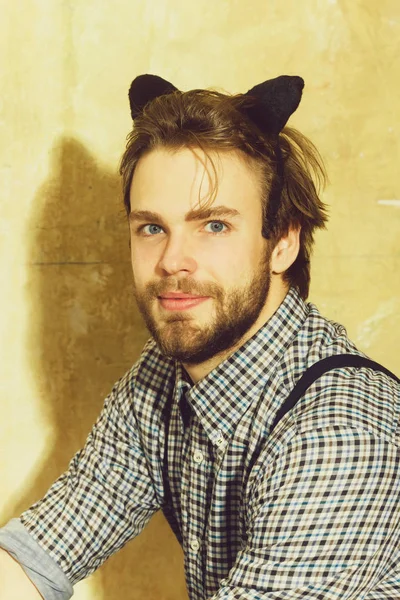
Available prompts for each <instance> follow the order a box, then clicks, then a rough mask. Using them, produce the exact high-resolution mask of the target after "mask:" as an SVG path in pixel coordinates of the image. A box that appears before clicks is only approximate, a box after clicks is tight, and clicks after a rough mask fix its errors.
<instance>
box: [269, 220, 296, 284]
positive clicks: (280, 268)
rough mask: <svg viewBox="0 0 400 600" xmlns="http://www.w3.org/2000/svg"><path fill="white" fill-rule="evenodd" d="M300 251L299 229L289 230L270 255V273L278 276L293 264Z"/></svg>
mask: <svg viewBox="0 0 400 600" xmlns="http://www.w3.org/2000/svg"><path fill="white" fill-rule="evenodd" d="M299 250H300V227H298V228H290V229H289V230H288V232H287V233H286V234H285V235H284V236H282V237H281V239H280V240H279V241H278V242H277V244H276V246H275V247H274V249H273V251H272V255H271V271H272V273H273V274H276V275H280V274H282V273H284V272H285V271H287V270H288V269H289V267H291V265H292V264H293V263H294V261H295V260H296V258H297V255H298V254H299Z"/></svg>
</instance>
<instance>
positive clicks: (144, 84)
mask: <svg viewBox="0 0 400 600" xmlns="http://www.w3.org/2000/svg"><path fill="white" fill-rule="evenodd" d="M176 90H177V88H176V87H175V86H174V85H172V83H170V82H169V81H166V80H165V79H163V78H162V77H158V75H139V76H138V77H135V79H134V80H133V81H132V83H131V87H130V88H129V105H130V108H131V115H132V119H135V118H136V117H137V116H138V115H139V114H140V113H141V112H142V110H143V109H144V107H145V106H146V104H147V103H148V102H150V101H151V100H154V98H158V96H164V95H165V94H170V93H171V92H175V91H176Z"/></svg>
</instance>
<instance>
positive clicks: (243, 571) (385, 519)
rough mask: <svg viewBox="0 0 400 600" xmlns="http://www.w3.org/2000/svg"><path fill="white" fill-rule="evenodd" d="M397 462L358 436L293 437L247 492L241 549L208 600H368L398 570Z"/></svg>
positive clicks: (376, 442) (386, 447)
mask: <svg viewBox="0 0 400 600" xmlns="http://www.w3.org/2000/svg"><path fill="white" fill-rule="evenodd" d="M399 458H400V457H399V449H398V447H397V446H395V445H394V444H393V443H391V442H389V441H386V440H385V439H383V438H381V437H378V436H375V435H374V434H372V433H369V432H368V431H363V430H360V429H356V428H350V427H344V426H334V425H332V426H329V427H325V428H321V429H316V430H313V431H308V432H306V433H302V434H299V433H296V435H295V436H294V437H293V438H292V440H291V442H290V443H289V444H288V446H287V448H286V450H285V451H284V452H282V453H281V454H280V456H279V457H278V458H277V459H276V460H275V461H274V463H271V464H270V465H268V467H267V468H266V470H264V473H263V475H262V476H261V477H258V479H257V482H256V483H255V484H254V488H253V490H252V494H251V500H250V503H249V506H248V511H247V518H248V519H247V539H246V543H245V545H244V547H243V549H242V550H241V551H240V553H239V554H238V557H237V560H236V563H235V565H234V567H233V568H232V569H231V571H230V573H229V575H228V577H227V578H226V579H224V580H223V581H221V584H220V589H219V590H218V592H217V593H216V594H215V595H214V596H213V598H212V600H228V599H229V600H233V599H240V600H261V599H263V600H272V599H274V600H277V599H282V600H283V599H286V598H291V599H292V600H300V599H307V600H333V599H336V598H340V599H341V600H346V599H350V598H352V599H353V598H364V597H365V598H366V597H367V594H368V593H369V592H370V591H371V590H372V589H374V588H375V587H376V586H378V585H380V582H382V581H383V580H385V579H386V578H387V577H393V571H394V569H395V567H394V562H395V561H394V560H393V559H394V557H395V556H397V560H398V553H399V549H398V547H399V546H398V540H399V535H400V533H399V522H400V519H399V516H400V503H399V493H400V485H399V482H400V469H399ZM397 577H398V573H397ZM398 586H399V587H398V588H397V590H398V591H399V590H400V578H398ZM368 597H369V596H368ZM374 597H375V596H374ZM385 597H386V596H385ZM388 598H389V596H388Z"/></svg>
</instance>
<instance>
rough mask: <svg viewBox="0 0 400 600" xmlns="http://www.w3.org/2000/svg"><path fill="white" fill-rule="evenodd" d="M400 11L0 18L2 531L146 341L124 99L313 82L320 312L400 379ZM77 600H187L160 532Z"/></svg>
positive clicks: (306, 105) (308, 103) (5, 4)
mask: <svg viewBox="0 0 400 600" xmlns="http://www.w3.org/2000/svg"><path fill="white" fill-rule="evenodd" d="M399 57H400V4H399V2H398V0H361V1H360V2H354V0H303V1H302V2H299V0H246V1H245V0H219V1H218V2H210V1H209V0H196V2H189V1H188V0H152V1H149V2H144V1H139V0H119V1H118V2H99V1H98V0H97V1H95V0H69V1H68V0H63V1H61V0H60V1H59V2H53V1H52V0H20V1H19V2H14V3H13V2H9V1H8V0H0V61H1V63H0V67H1V68H0V87H1V94H0V110H1V114H0V131H1V136H0V182H1V183H0V194H1V196H0V198H1V213H0V236H1V237H0V245H1V248H0V277H1V280H0V281H1V312H0V334H1V338H0V339H1V343H2V355H1V356H2V359H1V361H0V386H1V420H0V443H1V465H0V498H1V499H0V521H1V522H2V521H4V520H6V519H8V518H9V517H11V516H15V515H18V514H19V512H20V511H21V510H22V509H23V508H25V507H26V506H27V505H28V504H29V503H31V502H32V501H33V500H35V499H37V498H38V497H40V495H41V494H42V493H44V491H45V490H46V489H47V487H48V485H49V484H50V483H51V482H52V481H53V479H54V478H55V477H56V476H57V475H58V474H59V473H60V472H61V471H62V470H63V469H64V468H65V467H66V465H67V463H68V460H69V459H70V457H71V455H72V453H73V452H74V451H75V450H77V449H78V448H79V447H80V445H81V444H82V443H83V442H84V439H85V437H86V434H87V432H88V430H89V428H90V426H91V424H92V422H93V421H94V419H95V417H96V415H97V413H98V412H99V410H100V408H101V405H102V401H103V397H104V396H105V395H106V393H107V392H108V391H109V389H110V387H111V385H112V384H113V382H114V381H115V380H116V379H117V378H118V377H119V376H120V375H121V374H122V373H123V372H124V371H125V370H126V369H127V368H128V367H129V366H130V365H131V363H132V362H133V361H134V360H135V359H136V357H137V356H138V354H139V353H140V350H141V347H142V346H143V344H144V341H145V339H146V335H147V334H146V331H145V330H144V327H143V325H142V322H141V320H140V318H139V317H138V315H137V313H136V312H135V308H134V305H133V302H132V300H131V287H130V286H131V284H130V266H129V262H128V261H129V257H128V247H127V243H128V237H127V229H126V227H125V223H124V218H123V213H122V212H121V207H120V196H119V182H118V177H117V166H118V161H119V158H120V154H121V152H122V149H123V146H124V141H125V136H126V134H127V132H128V130H129V128H130V126H131V121H130V117H129V111H128V104H127V88H128V86H129V83H130V81H131V80H132V79H133V77H134V76H136V75H138V74H140V73H145V72H150V73H155V74H159V75H162V76H164V77H165V78H167V79H168V78H169V79H171V80H172V81H173V82H174V83H175V84H176V85H177V86H178V87H180V88H181V89H190V88H194V87H211V86H217V87H219V88H222V89H225V90H228V91H230V92H240V91H246V90H247V89H249V87H251V86H253V85H254V84H255V83H258V82H260V81H262V80H263V79H266V78H269V77H274V76H277V75H280V74H299V75H302V76H303V77H304V79H305V81H306V88H305V93H304V98H303V102H302V104H301V107H300V109H299V111H298V112H297V113H296V115H295V116H294V118H293V119H292V121H291V123H292V124H293V125H294V126H296V127H298V128H299V129H301V130H302V131H303V132H304V133H306V134H307V135H309V137H311V139H312V140H313V141H314V142H315V143H316V144H317V146H318V147H319V149H320V150H321V152H322V154H323V156H324V157H325V159H326V163H327V167H328V170H329V174H330V181H331V184H330V187H329V188H328V190H327V192H326V193H325V196H324V197H325V200H326V201H327V202H328V203H329V205H330V207H331V220H330V228H329V230H328V232H324V233H322V234H320V235H318V238H317V247H316V252H315V257H314V261H313V283H312V293H311V299H312V300H313V301H314V302H315V303H317V305H318V306H319V307H320V308H321V310H322V311H323V312H324V313H325V314H326V315H327V316H329V317H331V318H334V319H336V320H338V321H340V322H343V323H344V324H345V325H346V326H347V327H348V331H349V333H350V335H351V337H352V338H353V339H354V340H355V341H356V343H357V344H358V345H359V346H360V347H361V348H362V349H363V350H365V351H366V352H367V353H369V354H370V355H371V357H372V358H374V359H376V360H379V361H382V362H383V363H384V364H385V365H386V366H388V367H389V368H391V369H392V370H394V371H397V372H399V371H400V357H399V354H398V347H399V339H400V328H399V309H400V294H399V292H400V278H399V265H400V262H399V261H400V257H399V246H400V242H399V238H400V236H399V225H400V184H399V175H398V170H399V141H400V119H399V117H400V102H399V92H400V62H399ZM75 597H76V599H77V600H86V599H87V600H89V599H94V598H96V600H103V599H104V600H122V599H124V600H126V599H128V598H131V599H138V600H139V599H143V598H146V599H148V600H153V599H154V600H167V599H171V600H172V599H174V600H177V599H179V598H185V597H186V595H185V589H184V583H183V571H182V566H181V554H180V550H179V549H178V548H177V546H176V544H175V542H174V540H173V539H172V534H171V533H170V532H169V529H168V528H167V526H166V525H165V523H164V522H163V520H162V519H161V518H160V517H159V516H157V517H155V519H154V520H153V521H152V523H151V524H150V526H149V528H148V529H147V530H146V531H145V532H144V534H142V535H141V536H140V537H139V538H138V539H137V540H134V541H133V542H132V543H131V544H129V545H128V546H127V547H126V548H125V549H124V550H123V551H122V552H120V553H119V554H118V555H116V556H114V557H113V558H112V559H111V560H110V561H109V562H108V563H107V564H106V565H105V566H104V567H102V568H101V569H100V570H99V571H98V573H97V574H96V575H94V576H93V577H91V578H89V579H88V580H87V581H86V582H84V583H81V584H79V585H78V586H77V588H76V592H75Z"/></svg>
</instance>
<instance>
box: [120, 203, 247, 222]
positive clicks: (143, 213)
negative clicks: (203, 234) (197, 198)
mask: <svg viewBox="0 0 400 600" xmlns="http://www.w3.org/2000/svg"><path fill="white" fill-rule="evenodd" d="M240 216H241V215H240V212H239V211H238V210H236V209H235V208H229V207H228V206H214V207H212V208H199V209H197V210H190V211H189V212H187V213H186V215H185V221H187V222H188V221H202V220H203V219H209V218H212V217H231V218H234V217H240ZM129 221H131V222H133V221H158V222H159V223H163V221H164V220H163V218H162V216H161V215H159V214H157V213H155V212H152V211H150V210H132V211H131V212H130V214H129Z"/></svg>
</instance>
